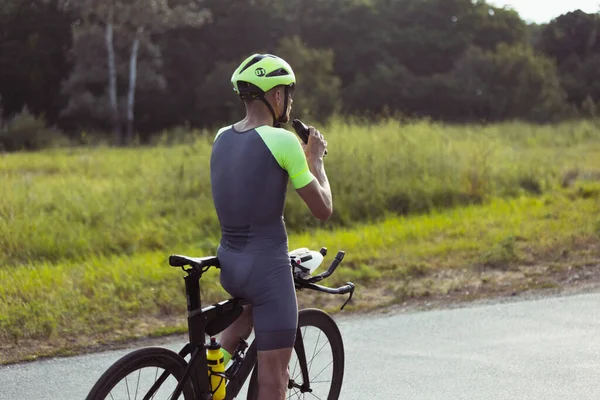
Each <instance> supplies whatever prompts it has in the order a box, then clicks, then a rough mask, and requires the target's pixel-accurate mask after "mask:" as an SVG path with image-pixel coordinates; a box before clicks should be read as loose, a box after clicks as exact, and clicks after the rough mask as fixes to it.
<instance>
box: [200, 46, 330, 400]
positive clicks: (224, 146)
mask: <svg viewBox="0 0 600 400" xmlns="http://www.w3.org/2000/svg"><path fill="white" fill-rule="evenodd" d="M231 82H232V84H233V88H234V91H235V92H236V93H237V94H238V95H239V96H240V98H241V99H242V101H243V102H244V104H245V107H246V117H245V118H244V119H243V120H241V121H239V122H237V123H235V124H233V125H230V126H227V127H224V128H221V129H220V130H219V131H218V133H217V135H216V137H215V140H214V144H213V148H212V154H211V159H210V174H211V175H210V176H211V185H212V194H213V200H214V204H215V208H216V212H217V215H218V218H219V221H220V224H221V234H222V236H221V241H220V244H219V248H218V251H217V257H218V258H219V261H220V265H221V276H220V279H221V284H222V285H223V287H224V288H225V290H227V292H229V293H230V294H231V295H232V296H237V297H243V298H245V299H248V300H249V302H250V304H251V305H250V306H248V307H247V308H246V309H245V311H244V313H243V314H242V316H241V317H240V318H238V320H237V321H236V322H235V323H234V324H232V325H231V326H230V327H229V328H228V329H226V330H225V331H224V332H223V333H222V335H221V344H222V347H223V349H224V350H225V351H226V362H227V361H228V360H229V358H230V357H231V353H232V352H233V351H234V350H235V347H236V345H237V343H238V341H239V339H240V338H244V339H247V338H248V336H249V335H250V332H251V331H252V327H254V332H255V336H256V343H257V350H258V365H259V369H258V385H259V394H258V398H259V400H276V399H277V400H280V399H285V394H286V390H287V383H288V379H289V376H288V370H287V366H288V363H289V360H290V357H291V354H292V348H293V345H294V341H295V335H296V327H297V323H298V304H297V301H296V292H295V288H294V282H293V276H292V270H291V266H290V257H289V253H288V238H287V232H286V228H285V223H284V221H283V209H284V202H285V196H286V188H287V185H288V182H289V181H291V183H292V185H293V187H294V188H295V189H296V191H297V193H298V194H299V195H300V197H301V198H302V199H303V200H304V202H305V203H306V205H307V206H308V208H309V209H310V211H311V212H312V214H313V215H314V216H315V217H316V218H319V219H321V220H326V219H328V218H329V217H330V216H331V213H332V210H333V205H332V197H331V189H330V187H329V181H328V179H327V175H326V174H325V168H324V166H323V155H324V153H325V150H326V148H327V142H326V141H325V140H324V139H323V136H322V135H321V134H320V133H319V131H318V130H316V129H315V128H313V127H310V135H309V140H308V144H307V145H304V144H303V143H300V141H299V140H298V138H297V137H296V136H295V135H294V134H293V133H291V132H290V131H288V130H285V129H282V128H280V126H281V125H282V124H284V123H287V122H289V119H290V111H291V106H292V102H293V100H292V95H293V92H294V88H295V85H296V78H295V75H294V72H293V71H292V68H291V67H290V65H289V64H288V63H287V62H286V61H284V60H283V59H281V58H279V57H276V56H273V55H270V54H254V55H252V56H250V57H248V58H247V59H246V60H244V61H243V62H242V64H241V65H240V66H239V67H238V68H237V69H236V70H235V71H234V73H233V76H232V78H231Z"/></svg>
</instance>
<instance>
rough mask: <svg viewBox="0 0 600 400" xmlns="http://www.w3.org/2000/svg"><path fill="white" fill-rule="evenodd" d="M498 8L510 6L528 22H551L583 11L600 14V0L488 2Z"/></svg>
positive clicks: (495, 0) (499, 0)
mask: <svg viewBox="0 0 600 400" xmlns="http://www.w3.org/2000/svg"><path fill="white" fill-rule="evenodd" d="M488 4H493V5H495V6H496V7H502V6H505V5H507V6H510V8H513V9H515V10H516V11H517V12H518V13H519V15H520V16H521V18H522V19H524V20H525V21H528V22H537V23H543V22H549V21H550V20H552V19H553V18H556V17H558V16H559V15H562V14H565V13H567V12H569V11H575V10H577V9H581V10H582V11H584V12H587V13H596V12H600V0H488Z"/></svg>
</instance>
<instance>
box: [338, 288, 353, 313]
mask: <svg viewBox="0 0 600 400" xmlns="http://www.w3.org/2000/svg"><path fill="white" fill-rule="evenodd" d="M348 284H350V285H352V290H351V291H350V296H349V297H348V300H346V302H344V304H342V307H341V308H340V310H344V307H346V304H348V303H350V300H352V296H354V289H356V286H354V284H353V283H352V282H349V283H348Z"/></svg>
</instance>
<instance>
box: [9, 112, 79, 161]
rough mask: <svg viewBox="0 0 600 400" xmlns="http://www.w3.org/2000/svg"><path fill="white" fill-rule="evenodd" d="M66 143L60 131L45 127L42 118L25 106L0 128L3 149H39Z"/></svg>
mask: <svg viewBox="0 0 600 400" xmlns="http://www.w3.org/2000/svg"><path fill="white" fill-rule="evenodd" d="M67 143H68V141H67V139H66V137H65V136H64V135H63V134H62V133H61V132H59V131H58V130H56V129H52V128H47V127H46V122H45V121H44V119H43V118H39V117H36V116H34V115H33V114H31V113H30V112H29V110H28V109H27V107H24V108H23V110H22V111H21V112H20V113H19V114H16V115H15V116H13V117H12V118H11V119H9V120H8V122H7V123H6V125H5V126H3V127H1V129H0V148H1V149H2V150H4V151H20V150H41V149H44V148H48V147H57V146H62V145H65V144H67Z"/></svg>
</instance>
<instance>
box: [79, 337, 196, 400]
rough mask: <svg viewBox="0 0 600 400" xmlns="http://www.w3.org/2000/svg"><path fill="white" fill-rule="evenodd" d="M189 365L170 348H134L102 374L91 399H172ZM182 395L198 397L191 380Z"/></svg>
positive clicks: (89, 398)
mask: <svg viewBox="0 0 600 400" xmlns="http://www.w3.org/2000/svg"><path fill="white" fill-rule="evenodd" d="M186 365H187V363H186V362H185V360H184V359H183V358H182V357H181V356H179V355H178V354H177V353H174V352H173V351H171V350H168V349H163V348H159V347H148V348H144V349H140V350H136V351H133V352H131V353H129V354H127V355H125V356H123V357H122V358H121V359H119V360H118V361H116V362H115V363H114V364H113V365H112V366H111V367H110V368H109V369H107V370H106V372H104V374H102V376H101V377H100V379H98V381H97V382H96V384H95V385H94V387H93V388H92V390H91V391H90V393H89V394H88V396H87V400H103V399H111V400H118V399H127V400H129V399H150V398H151V399H156V400H159V399H165V400H167V399H171V395H172V394H173V392H174V391H175V387H176V386H177V384H178V383H179V381H181V378H182V377H183V374H184V371H185V368H186ZM165 372H166V374H164V376H163V373H165ZM161 376H162V377H163V378H164V379H162V381H161ZM182 394H183V398H184V399H189V400H193V399H194V389H193V387H192V384H191V382H188V383H187V384H186V386H184V389H183V393H182ZM180 398H181V397H180Z"/></svg>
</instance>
